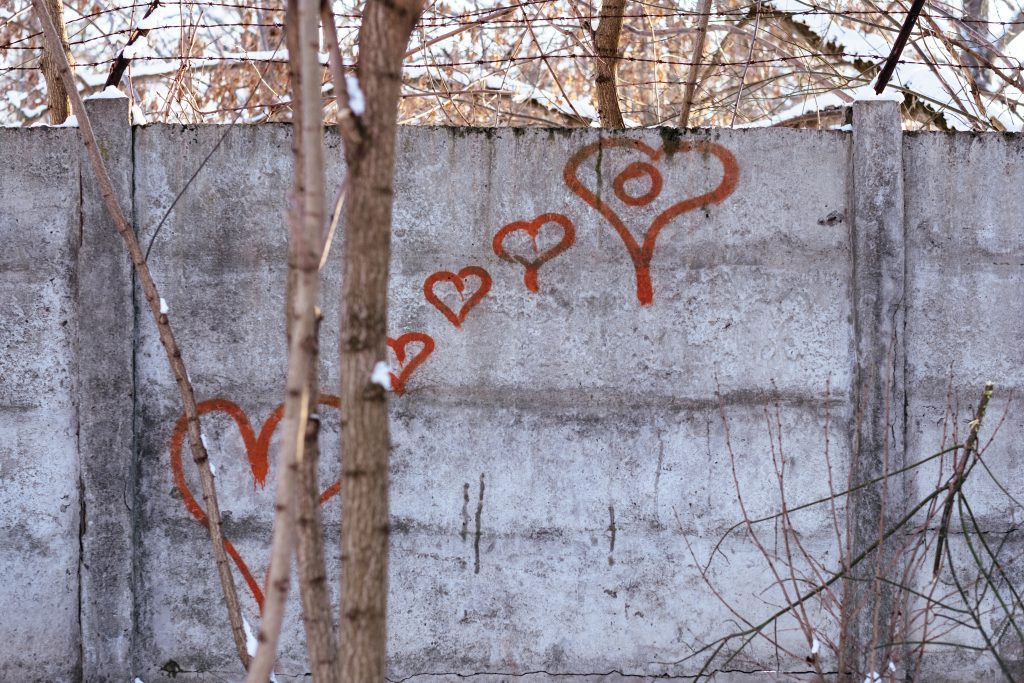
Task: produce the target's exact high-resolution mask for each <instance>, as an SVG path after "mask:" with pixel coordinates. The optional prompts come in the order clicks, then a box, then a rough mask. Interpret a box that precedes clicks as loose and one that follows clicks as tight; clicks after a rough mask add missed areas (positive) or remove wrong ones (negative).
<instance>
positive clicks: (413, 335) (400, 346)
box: [388, 332, 434, 396]
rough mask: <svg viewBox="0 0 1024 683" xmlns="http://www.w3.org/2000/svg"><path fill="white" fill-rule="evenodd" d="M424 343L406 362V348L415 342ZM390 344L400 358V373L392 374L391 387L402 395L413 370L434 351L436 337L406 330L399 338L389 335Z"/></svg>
mask: <svg viewBox="0 0 1024 683" xmlns="http://www.w3.org/2000/svg"><path fill="white" fill-rule="evenodd" d="M417 342H418V343H420V344H423V346H421V347H420V350H419V351H417V352H416V353H415V354H414V355H413V356H412V357H411V358H409V362H406V360H405V359H406V356H405V348H406V347H407V346H408V345H409V344H414V343H417ZM388 346H390V347H391V350H392V351H393V352H394V354H395V358H396V359H397V360H398V368H399V370H398V375H395V373H393V372H392V373H390V374H391V389H392V390H393V391H394V392H395V393H396V394H398V395H399V396H401V395H402V394H403V393H405V383H406V382H407V381H408V380H409V376H410V375H412V373H413V371H414V370H416V368H418V367H419V366H420V365H422V364H423V361H425V360H426V359H427V356H429V355H430V354H431V353H433V352H434V339H433V337H431V336H430V335H429V334H425V333H423V332H406V333H405V334H403V335H402V336H401V337H399V338H398V339H392V338H391V337H388Z"/></svg>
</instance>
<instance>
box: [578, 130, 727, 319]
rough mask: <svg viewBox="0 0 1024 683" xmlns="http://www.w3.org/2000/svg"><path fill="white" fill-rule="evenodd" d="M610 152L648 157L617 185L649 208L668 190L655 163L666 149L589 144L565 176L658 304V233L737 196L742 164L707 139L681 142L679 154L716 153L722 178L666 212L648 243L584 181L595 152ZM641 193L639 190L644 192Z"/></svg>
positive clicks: (630, 143)
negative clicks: (583, 170)
mask: <svg viewBox="0 0 1024 683" xmlns="http://www.w3.org/2000/svg"><path fill="white" fill-rule="evenodd" d="M608 148H625V149H632V150H636V151H638V152H640V153H641V154H643V155H645V156H646V157H647V160H645V161H635V162H632V163H631V164H629V165H628V166H626V168H625V169H623V170H622V171H620V172H619V173H618V175H616V176H615V178H614V180H613V181H612V190H613V191H614V194H615V196H616V197H617V198H618V199H619V201H621V202H622V203H623V204H626V205H627V206H646V205H647V204H650V203H651V202H653V201H654V200H655V199H657V198H658V196H659V195H660V194H661V192H662V189H663V187H664V184H663V180H662V177H661V172H660V171H659V170H658V169H657V167H656V166H655V165H654V163H652V162H660V161H661V160H662V158H663V157H664V155H665V149H658V150H656V149H654V148H652V147H650V146H648V145H646V144H644V143H642V142H640V141H639V140H626V139H622V138H610V139H605V140H601V141H600V142H595V143H593V144H591V145H587V146H586V147H583V148H582V149H580V150H579V151H578V152H576V154H574V155H573V156H572V157H571V158H570V159H569V161H568V163H566V165H565V171H564V173H563V177H564V179H565V183H566V185H568V187H569V189H570V190H572V192H573V193H575V194H576V195H577V196H579V197H580V198H581V199H583V201H585V202H586V203H587V204H589V205H590V206H592V207H593V208H595V209H597V211H598V212H599V213H600V214H601V215H602V216H603V217H604V218H605V220H607V221H608V222H609V223H610V224H611V225H612V227H613V228H615V231H616V232H617V233H618V234H619V237H620V238H622V242H623V243H624V244H625V245H626V250H627V251H628V252H629V257H630V259H631V260H632V262H633V268H634V270H635V271H636V296H637V299H639V300H640V304H641V305H643V306H650V305H651V304H652V303H654V288H653V286H652V284H651V260H652V259H653V258H654V247H655V245H656V244H657V241H658V234H659V233H660V232H661V230H662V228H664V227H665V225H666V224H668V222H669V221H671V220H672V219H674V218H676V217H677V216H680V215H682V214H684V213H686V212H687V211H692V210H694V209H696V208H698V207H701V206H707V205H709V204H718V203H720V202H722V201H723V200H725V198H726V197H728V196H729V195H731V194H732V193H733V191H735V189H736V185H737V183H738V182H739V164H738V163H737V161H736V157H734V156H733V154H732V152H730V151H729V150H727V149H726V148H725V147H722V146H721V145H717V144H715V143H712V142H706V141H694V142H689V141H687V142H681V143H678V144H677V145H675V146H674V147H673V150H672V151H673V154H678V153H686V152H699V153H702V154H710V155H712V156H714V157H715V158H716V159H718V161H719V163H721V165H722V180H721V181H720V182H719V184H718V185H717V186H716V187H715V188H714V189H712V190H710V191H708V192H704V193H703V194H699V195H695V196H693V197H688V198H686V199H682V200H680V201H677V202H675V203H674V204H672V205H670V206H669V207H668V208H666V209H664V210H663V211H662V212H661V213H659V214H658V215H657V216H655V218H654V220H653V221H652V222H651V224H650V225H649V226H648V227H647V231H646V232H645V233H644V238H643V242H642V243H638V242H637V240H636V238H635V237H634V236H633V233H632V232H630V231H629V229H628V228H627V227H626V224H625V222H624V221H623V220H622V218H621V217H620V216H619V215H618V213H616V211H615V210H614V209H612V208H611V207H610V206H608V204H607V203H606V202H605V201H604V200H603V199H601V198H600V197H598V196H597V194H595V193H594V192H593V191H592V190H590V189H589V188H587V187H586V186H585V185H584V184H583V181H582V180H580V177H579V169H580V166H582V165H583V163H584V162H586V161H587V160H588V159H590V158H591V157H592V156H594V155H595V154H597V153H599V152H600V151H602V150H604V149H608ZM645 185H646V189H645V190H644V191H640V192H638V191H637V190H636V187H638V186H639V187H640V188H641V189H643V188H644V186H645Z"/></svg>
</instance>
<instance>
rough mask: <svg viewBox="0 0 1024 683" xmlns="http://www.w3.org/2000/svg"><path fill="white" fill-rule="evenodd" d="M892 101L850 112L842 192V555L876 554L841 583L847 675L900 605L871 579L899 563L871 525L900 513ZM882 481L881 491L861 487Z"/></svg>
mask: <svg viewBox="0 0 1024 683" xmlns="http://www.w3.org/2000/svg"><path fill="white" fill-rule="evenodd" d="M899 107H900V103H899V102H894V101H864V102H857V103H855V104H854V106H853V121H854V126H853V160H852V172H851V173H852V176H853V182H852V183H851V187H850V191H851V193H852V200H851V201H852V205H853V221H852V222H851V226H850V233H851V236H850V242H851V243H852V245H853V259H852V260H853V277H852V283H853V284H852V289H853V292H852V294H853V301H854V307H853V308H854V310H853V315H854V320H853V325H854V337H855V339H856V340H857V351H856V357H855V359H854V382H853V387H854V400H853V405H854V406H855V411H854V414H855V416H856V417H855V420H854V434H853V442H854V443H853V447H852V449H851V457H852V461H851V465H850V467H851V470H852V472H851V476H850V484H851V488H854V487H861V486H864V488H860V489H859V490H857V492H856V493H854V494H852V495H851V496H850V506H851V512H852V519H853V520H854V522H853V527H854V528H853V529H852V534H851V535H852V539H851V540H852V542H851V545H850V548H851V549H850V555H851V556H852V557H856V556H858V555H860V554H861V553H864V552H866V551H867V549H868V548H869V547H871V546H873V545H875V544H878V546H879V548H878V551H877V552H874V553H872V554H871V556H870V557H869V558H868V559H867V560H866V561H864V562H862V563H860V564H859V565H857V566H855V567H853V568H852V570H851V574H852V576H851V577H850V578H849V579H848V580H847V586H846V588H847V600H846V602H847V611H848V614H849V621H848V623H847V638H846V653H845V660H844V661H845V664H844V665H847V666H851V667H853V668H854V670H855V671H871V670H875V669H878V668H879V665H878V664H877V663H876V661H877V659H878V657H880V656H882V657H885V658H887V659H888V658H890V657H892V658H896V656H895V655H890V653H889V652H888V648H886V650H885V652H882V653H879V652H877V651H876V650H875V649H874V648H870V647H869V648H865V647H864V645H863V644H864V643H883V642H887V641H888V640H890V639H889V637H888V635H887V634H888V633H890V632H891V628H892V627H891V624H892V623H893V620H894V619H896V620H898V617H897V616H896V615H897V613H898V611H899V607H898V603H897V600H896V595H895V594H896V591H895V590H894V588H893V586H891V585H886V586H881V587H879V586H877V585H876V584H875V582H874V580H875V577H878V576H889V575H898V574H900V573H901V570H902V568H903V564H904V563H905V562H904V560H903V559H901V558H900V553H899V551H898V548H897V545H898V540H899V538H898V537H897V538H891V539H886V538H882V539H881V540H880V539H879V531H878V529H879V523H880V522H879V520H881V524H882V528H883V529H890V528H893V526H894V525H895V524H896V523H897V522H898V520H900V519H902V517H903V515H904V514H905V512H906V501H907V497H906V494H905V491H904V490H903V486H904V485H903V481H904V478H903V476H902V475H896V476H893V475H892V473H893V472H899V471H900V470H902V468H903V465H904V452H905V451H904V440H905V432H906V418H905V412H904V404H905V403H906V387H905V386H904V370H905V360H906V359H905V348H906V347H905V344H904V340H903V335H904V317H905V313H906V294H905V290H906V273H905V271H906V239H905V234H904V233H905V220H904V215H903V207H904V184H903V147H902V144H901V143H902V138H903V133H902V132H901V131H900V124H899V122H900V112H899ZM879 479H881V480H882V483H881V485H880V486H869V485H868V486H866V485H867V484H869V483H870V482H873V481H877V480H879Z"/></svg>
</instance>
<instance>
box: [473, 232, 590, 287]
mask: <svg viewBox="0 0 1024 683" xmlns="http://www.w3.org/2000/svg"><path fill="white" fill-rule="evenodd" d="M550 224H555V225H558V226H559V227H561V228H562V239H561V241H559V243H558V244H556V245H555V246H553V247H551V248H550V249H547V250H545V251H543V252H542V251H541V250H540V247H539V246H538V245H537V236H538V235H539V234H540V229H541V228H542V227H544V226H545V225H550ZM519 230H522V231H524V232H525V233H526V234H527V235H529V236H530V240H531V242H532V244H533V254H534V257H533V258H532V259H531V258H527V257H525V256H519V255H511V254H509V253H508V252H507V251H505V245H504V241H505V238H506V237H508V236H509V235H511V234H512V233H514V232H516V231H519ZM575 241H576V230H575V228H573V225H572V221H570V220H569V219H568V218H567V217H566V216H563V215H562V214H560V213H544V214H541V215H539V216H537V217H536V218H534V219H533V220H532V221H516V222H515V223H509V224H508V225H506V226H505V227H503V228H502V229H501V230H499V231H498V232H497V233H496V234H495V235H494V241H493V242H492V245H491V246H492V247H493V248H494V253H495V254H497V255H498V258H500V259H503V260H505V261H509V262H510V263H518V264H520V265H521V266H523V267H524V268H526V273H525V274H524V275H523V283H524V284H525V285H526V288H527V289H528V290H530V291H531V292H537V291H539V289H540V288H539V285H538V284H537V274H538V271H539V270H540V267H541V266H542V265H544V264H545V263H547V262H548V261H550V260H551V259H553V258H554V257H556V256H558V255H559V254H561V253H562V252H564V251H565V250H566V249H568V248H569V247H571V246H572V245H573V243H574V242H575Z"/></svg>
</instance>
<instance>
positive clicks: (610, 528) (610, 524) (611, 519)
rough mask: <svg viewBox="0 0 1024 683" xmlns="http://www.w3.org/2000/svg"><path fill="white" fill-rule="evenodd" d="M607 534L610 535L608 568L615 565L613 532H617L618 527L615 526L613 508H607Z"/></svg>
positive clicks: (612, 506)
mask: <svg viewBox="0 0 1024 683" xmlns="http://www.w3.org/2000/svg"><path fill="white" fill-rule="evenodd" d="M608 520H609V521H608V533H609V534H611V538H610V540H609V543H608V566H609V567H610V566H612V565H613V564H615V558H614V557H613V555H614V554H615V532H616V531H618V527H617V526H615V506H614V505H609V506H608Z"/></svg>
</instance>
